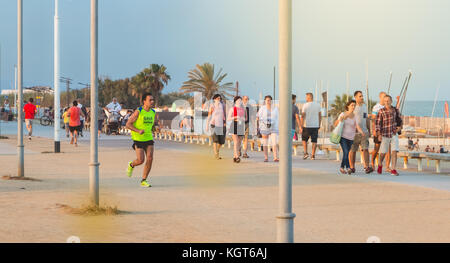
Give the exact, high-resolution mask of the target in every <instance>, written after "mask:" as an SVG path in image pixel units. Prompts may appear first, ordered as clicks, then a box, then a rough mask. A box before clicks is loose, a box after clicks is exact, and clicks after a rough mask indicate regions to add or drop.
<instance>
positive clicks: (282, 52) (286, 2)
mask: <svg viewBox="0 0 450 263" xmlns="http://www.w3.org/2000/svg"><path fill="white" fill-rule="evenodd" d="M278 4H279V14H278V21H279V22H278V23H279V24H278V31H279V36H278V41H279V47H278V48H279V50H278V57H279V58H278V59H279V60H278V70H279V73H278V74H279V95H280V166H279V171H278V174H279V175H278V177H279V213H278V216H277V242H279V243H292V242H294V218H295V214H294V213H292V138H291V129H292V121H291V118H292V105H291V104H292V86H291V85H292V0H279V2H278Z"/></svg>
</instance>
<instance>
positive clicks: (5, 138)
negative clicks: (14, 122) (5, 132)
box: [0, 136, 9, 140]
mask: <svg viewBox="0 0 450 263" xmlns="http://www.w3.org/2000/svg"><path fill="white" fill-rule="evenodd" d="M2 139H3V140H7V139H9V138H8V137H6V136H0V140H2Z"/></svg>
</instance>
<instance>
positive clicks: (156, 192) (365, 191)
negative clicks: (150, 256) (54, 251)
mask: <svg viewBox="0 0 450 263" xmlns="http://www.w3.org/2000/svg"><path fill="white" fill-rule="evenodd" d="M2 142H3V143H8V144H10V145H13V146H14V145H15V138H14V137H11V138H10V139H8V140H2ZM25 143H26V148H27V149H29V150H30V151H32V152H33V153H34V154H26V156H25V157H26V158H25V165H26V169H25V173H26V176H29V177H33V178H36V179H40V180H42V181H41V182H27V181H5V180H0V211H1V216H0V225H1V227H0V242H66V240H67V238H68V237H70V236H78V237H79V238H80V239H81V242H274V241H275V238H276V219H275V217H276V215H277V213H278V177H277V173H278V168H277V167H276V166H275V165H273V164H263V163H255V162H246V161H243V162H242V163H241V164H238V165H235V164H233V163H232V162H231V160H229V159H224V160H221V161H216V160H214V159H213V158H212V157H211V155H208V154H207V153H205V152H190V153H189V152H185V151H177V150H171V149H167V148H164V147H160V148H158V146H157V149H156V152H155V164H154V167H153V170H152V173H151V181H152V183H153V185H154V187H153V188H150V189H144V188H140V187H139V177H140V175H141V172H142V168H137V169H136V171H135V174H134V176H133V177H132V178H128V177H127V176H126V175H125V168H126V164H127V162H128V161H129V160H132V158H133V157H134V152H133V151H132V150H131V148H129V147H127V148H124V147H118V148H114V147H100V153H99V159H100V163H101V166H100V200H101V203H102V204H103V205H112V206H117V207H118V208H119V209H120V210H123V211H125V212H126V213H125V214H122V215H118V216H90V217H89V216H77V215H70V214H67V213H65V212H64V211H63V210H62V209H60V208H59V205H60V204H64V205H70V206H73V207H79V206H81V205H82V204H85V203H87V198H88V185H89V180H88V179H89V170H88V169H89V168H88V163H89V147H88V146H86V145H83V144H82V145H80V146H79V147H78V148H75V147H68V145H66V144H64V145H63V147H62V149H63V150H62V151H63V153H61V154H53V153H48V152H51V151H52V148H53V142H52V141H51V140H48V139H44V138H35V139H33V140H32V141H31V142H30V141H26V142H25ZM160 143H161V144H163V143H164V142H160ZM43 152H44V153H43ZM46 152H47V153H46ZM0 167H1V170H0V176H3V175H14V173H15V172H16V169H17V159H16V156H14V155H5V156H0ZM293 211H294V213H296V214H297V217H296V219H295V241H296V242H366V240H367V238H368V237H370V236H377V237H379V238H380V240H381V242H450V192H448V191H441V190H435V189H431V188H424V187H418V186H410V185H403V184H398V183H390V182H378V181H373V180H368V179H366V178H358V177H348V176H338V175H336V174H331V173H321V172H313V171H310V170H303V169H300V168H295V169H294V170H293Z"/></svg>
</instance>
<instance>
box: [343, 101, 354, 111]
mask: <svg viewBox="0 0 450 263" xmlns="http://www.w3.org/2000/svg"><path fill="white" fill-rule="evenodd" d="M352 103H355V104H356V100H350V101H349V102H347V103H346V104H345V110H348V107H349V106H350V105H351V104H352Z"/></svg>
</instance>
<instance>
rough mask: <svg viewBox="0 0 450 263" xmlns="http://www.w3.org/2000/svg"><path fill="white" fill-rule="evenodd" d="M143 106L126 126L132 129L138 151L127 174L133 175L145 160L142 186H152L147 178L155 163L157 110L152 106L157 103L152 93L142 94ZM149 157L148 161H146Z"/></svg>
mask: <svg viewBox="0 0 450 263" xmlns="http://www.w3.org/2000/svg"><path fill="white" fill-rule="evenodd" d="M142 103H143V106H141V107H139V108H138V109H137V110H135V111H134V113H133V114H132V115H131V117H130V118H129V119H128V122H127V125H126V127H127V128H128V129H129V130H130V131H131V138H132V139H133V145H132V148H133V149H134V150H135V151H136V160H134V161H132V162H129V163H128V169H127V175H128V177H131V176H132V175H133V169H134V168H135V167H136V166H139V165H141V164H143V163H144V162H145V165H144V172H143V175H142V180H141V186H142V187H151V184H150V183H149V182H148V180H147V178H148V175H149V174H150V171H151V170H152V164H153V149H154V148H153V145H154V141H153V133H152V130H153V125H154V123H155V116H156V113H155V110H154V109H153V108H152V107H153V104H154V103H155V99H154V98H153V96H152V94H151V93H145V94H144V95H143V96H142ZM146 159H147V161H145V160H146Z"/></svg>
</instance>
